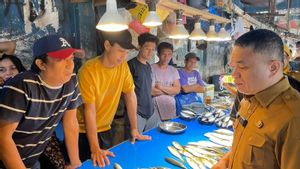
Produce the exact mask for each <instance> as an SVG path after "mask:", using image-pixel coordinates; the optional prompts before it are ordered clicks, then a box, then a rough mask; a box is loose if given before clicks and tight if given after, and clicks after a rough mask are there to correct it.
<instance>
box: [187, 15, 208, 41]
mask: <svg viewBox="0 0 300 169" xmlns="http://www.w3.org/2000/svg"><path fill="white" fill-rule="evenodd" d="M206 38H207V37H206V34H205V33H204V32H203V30H202V29H201V24H200V16H195V25H194V30H193V32H192V33H191V34H190V37H189V39H190V40H206Z"/></svg>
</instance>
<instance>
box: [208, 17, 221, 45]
mask: <svg viewBox="0 0 300 169" xmlns="http://www.w3.org/2000/svg"><path fill="white" fill-rule="evenodd" d="M206 36H207V38H206V41H219V38H218V34H217V33H216V31H215V23H214V20H210V26H209V30H208V32H207V34H206Z"/></svg>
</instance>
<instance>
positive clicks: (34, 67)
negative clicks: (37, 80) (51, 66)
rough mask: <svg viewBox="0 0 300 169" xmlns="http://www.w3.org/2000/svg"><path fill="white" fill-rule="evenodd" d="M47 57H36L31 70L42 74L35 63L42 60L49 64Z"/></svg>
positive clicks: (45, 55)
mask: <svg viewBox="0 0 300 169" xmlns="http://www.w3.org/2000/svg"><path fill="white" fill-rule="evenodd" d="M47 57H48V55H47V54H44V55H41V56H37V57H35V58H34V60H33V62H32V64H31V68H30V69H31V70H32V71H33V72H35V73H40V72H41V69H40V68H39V67H38V66H37V65H36V63H35V61H36V60H37V59H40V60H42V62H44V63H47V62H48V58H47Z"/></svg>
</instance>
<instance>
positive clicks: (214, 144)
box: [188, 141, 223, 148]
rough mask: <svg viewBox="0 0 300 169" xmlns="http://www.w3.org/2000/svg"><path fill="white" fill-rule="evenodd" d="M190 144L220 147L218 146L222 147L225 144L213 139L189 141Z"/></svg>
mask: <svg viewBox="0 0 300 169" xmlns="http://www.w3.org/2000/svg"><path fill="white" fill-rule="evenodd" d="M188 144H191V145H197V146H201V147H218V148H222V147H223V146H221V145H219V144H216V143H213V142H211V141H198V142H189V143H188Z"/></svg>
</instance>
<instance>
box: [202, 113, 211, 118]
mask: <svg viewBox="0 0 300 169" xmlns="http://www.w3.org/2000/svg"><path fill="white" fill-rule="evenodd" d="M202 116H203V117H211V116H213V113H212V112H205V113H203V115H202Z"/></svg>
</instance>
